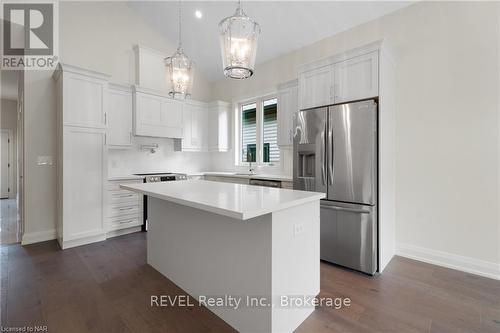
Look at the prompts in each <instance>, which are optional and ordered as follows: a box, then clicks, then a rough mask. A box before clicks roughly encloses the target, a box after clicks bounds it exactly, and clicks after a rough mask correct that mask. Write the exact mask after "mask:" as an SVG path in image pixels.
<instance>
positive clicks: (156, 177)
mask: <svg viewBox="0 0 500 333" xmlns="http://www.w3.org/2000/svg"><path fill="white" fill-rule="evenodd" d="M135 175H136V176H141V177H144V183H158V182H168V181H173V180H186V179H187V175H186V174H183V173H173V172H153V173H136V174H135Z"/></svg>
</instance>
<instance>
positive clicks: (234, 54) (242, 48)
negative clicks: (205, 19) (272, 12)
mask: <svg viewBox="0 0 500 333" xmlns="http://www.w3.org/2000/svg"><path fill="white" fill-rule="evenodd" d="M219 30H220V47H221V51H222V65H223V67H224V75H225V76H226V77H229V78H232V79H246V78H249V77H250V76H252V75H253V72H254V66H255V56H256V54H257V39H258V37H259V34H260V26H259V24H258V23H257V22H255V21H254V20H253V19H252V18H250V17H248V16H246V14H245V13H244V12H243V9H242V7H241V1H238V7H237V8H236V12H235V13H234V14H233V16H230V17H226V18H225V19H223V20H222V21H221V22H220V23H219Z"/></svg>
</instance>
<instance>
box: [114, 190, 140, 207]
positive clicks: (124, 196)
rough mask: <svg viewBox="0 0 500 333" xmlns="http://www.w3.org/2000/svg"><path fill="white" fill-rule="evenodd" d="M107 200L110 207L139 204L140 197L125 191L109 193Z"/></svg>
mask: <svg viewBox="0 0 500 333" xmlns="http://www.w3.org/2000/svg"><path fill="white" fill-rule="evenodd" d="M108 200H109V201H108V202H109V203H110V204H111V205H114V204H120V203H125V202H140V201H141V200H142V195H141V194H138V193H134V192H131V191H125V190H120V191H109V192H108Z"/></svg>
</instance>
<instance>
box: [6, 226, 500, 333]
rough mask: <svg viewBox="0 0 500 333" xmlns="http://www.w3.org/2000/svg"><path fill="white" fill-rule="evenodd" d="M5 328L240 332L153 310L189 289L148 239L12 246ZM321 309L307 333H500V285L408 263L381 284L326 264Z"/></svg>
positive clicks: (200, 313) (395, 265)
mask: <svg viewBox="0 0 500 333" xmlns="http://www.w3.org/2000/svg"><path fill="white" fill-rule="evenodd" d="M0 249H1V250H0V252H1V253H0V254H1V267H0V269H1V285H0V298H1V304H0V315H1V322H2V326H3V327H6V326H10V327H12V326H34V325H47V326H48V331H49V332H64V333H67V332H189V333H191V332H233V329H232V328H231V327H229V326H228V325H227V324H225V323H224V322H223V321H222V320H221V319H219V318H217V317H216V316H215V315H213V314H212V313H211V312H210V311H209V310H207V309H205V308H200V307H194V308H193V307H191V308H172V307H168V308H152V307H150V306H149V302H150V295H158V294H171V295H172V294H174V295H181V294H183V291H182V290H180V289H179V288H177V287H176V286H175V285H174V284H173V283H171V282H170V281H169V280H168V279H167V278H165V277H163V276H162V275H161V274H160V273H158V272H157V271H155V270H154V269H153V268H151V267H150V266H148V265H147V264H146V244H145V234H144V233H136V234H132V235H127V236H122V237H117V238H114V239H110V240H107V241H105V242H101V243H96V244H92V245H87V246H82V247H78V248H73V249H68V250H64V251H61V250H59V247H58V245H57V243H56V242H55V241H52V242H46V243H40V244H35V245H31V246H26V247H21V246H19V245H3V246H1V248H0ZM321 296H325V297H349V298H350V299H351V300H352V305H351V307H349V308H344V309H342V310H334V309H332V308H326V307H322V308H317V309H316V311H315V312H314V313H313V314H312V315H311V316H310V317H309V318H308V319H307V320H306V321H305V322H304V323H303V324H302V325H301V326H300V327H299V329H298V330H297V331H298V332H314V333H321V332H398V333H406V332H439V333H446V332H454V333H456V332H496V333H498V332H500V281H494V280H490V279H486V278H482V277H478V276H474V275H471V274H466V273H462V272H458V271H454V270H450V269H445V268H441V267H437V266H433V265H429V264H425V263H420V262H417V261H412V260H408V259H404V258H400V257H396V258H394V259H393V260H392V262H391V263H390V265H389V266H388V268H387V269H386V271H385V272H384V274H383V275H381V276H378V277H375V278H372V277H368V276H365V275H362V274H359V273H355V272H351V271H348V270H344V269H341V268H338V267H335V266H332V265H328V264H321Z"/></svg>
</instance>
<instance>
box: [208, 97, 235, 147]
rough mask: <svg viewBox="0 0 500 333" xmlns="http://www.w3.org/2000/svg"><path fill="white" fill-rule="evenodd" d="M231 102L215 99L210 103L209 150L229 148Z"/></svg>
mask: <svg viewBox="0 0 500 333" xmlns="http://www.w3.org/2000/svg"><path fill="white" fill-rule="evenodd" d="M230 112H231V110H230V104H229V103H226V102H223V101H214V102H211V103H209V104H208V151H219V152H225V151H228V149H229V119H230Z"/></svg>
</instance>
